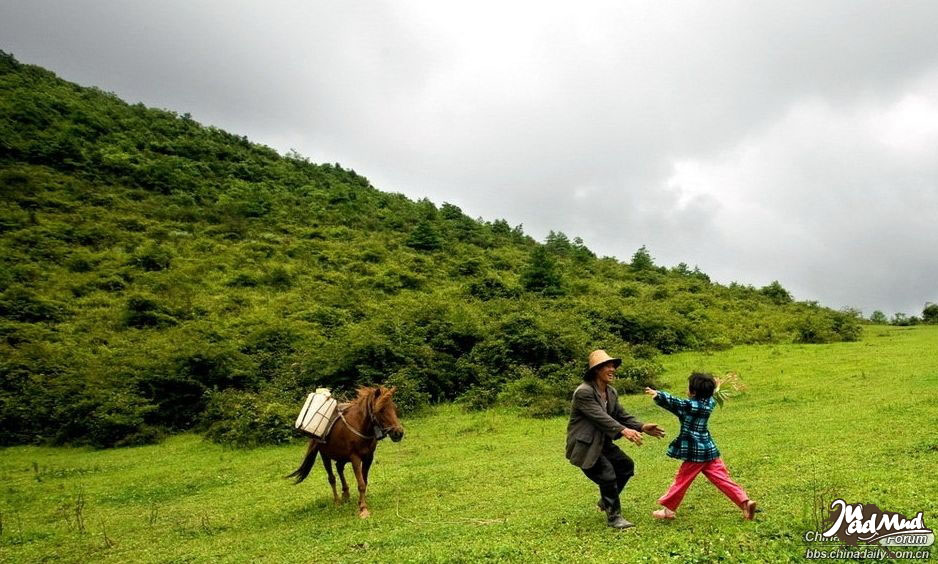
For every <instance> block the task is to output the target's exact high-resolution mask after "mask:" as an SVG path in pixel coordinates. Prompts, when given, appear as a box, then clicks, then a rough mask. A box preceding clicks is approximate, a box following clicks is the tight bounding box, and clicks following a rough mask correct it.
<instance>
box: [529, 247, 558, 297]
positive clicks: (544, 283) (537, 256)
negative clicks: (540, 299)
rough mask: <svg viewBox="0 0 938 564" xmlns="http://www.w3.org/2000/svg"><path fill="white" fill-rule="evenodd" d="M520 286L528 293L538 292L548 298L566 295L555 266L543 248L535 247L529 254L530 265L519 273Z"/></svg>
mask: <svg viewBox="0 0 938 564" xmlns="http://www.w3.org/2000/svg"><path fill="white" fill-rule="evenodd" d="M521 285H522V286H523V287H524V289H525V290H527V291H528V292H539V293H541V294H543V295H545V296H549V297H555V296H562V295H564V294H565V293H566V292H565V290H564V287H563V280H562V279H561V277H560V272H559V270H558V269H557V265H556V263H555V262H554V259H553V258H552V257H551V256H550V254H549V253H548V252H547V249H546V248H545V247H543V246H538V247H535V248H534V251H533V252H532V253H531V263H530V264H529V265H528V267H527V268H526V269H525V270H524V271H523V272H522V273H521Z"/></svg>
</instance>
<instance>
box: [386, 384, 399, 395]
mask: <svg viewBox="0 0 938 564" xmlns="http://www.w3.org/2000/svg"><path fill="white" fill-rule="evenodd" d="M396 391H397V386H391V389H390V390H388V395H389V396H393V395H394V392H396Z"/></svg>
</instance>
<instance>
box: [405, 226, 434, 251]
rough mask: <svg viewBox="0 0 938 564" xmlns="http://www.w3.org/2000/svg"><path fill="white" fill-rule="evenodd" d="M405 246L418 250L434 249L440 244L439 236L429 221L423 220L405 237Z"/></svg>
mask: <svg viewBox="0 0 938 564" xmlns="http://www.w3.org/2000/svg"><path fill="white" fill-rule="evenodd" d="M407 246H408V247H410V248H412V249H416V250H418V251H435V250H437V249H439V248H440V246H441V245H440V236H439V235H437V233H436V230H435V229H433V225H432V224H431V223H430V222H429V221H427V220H423V221H421V222H420V223H418V224H417V227H415V228H414V230H413V231H412V232H411V234H410V237H408V238H407Z"/></svg>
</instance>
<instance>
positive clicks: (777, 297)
mask: <svg viewBox="0 0 938 564" xmlns="http://www.w3.org/2000/svg"><path fill="white" fill-rule="evenodd" d="M759 293H760V294H762V295H763V296H766V297H767V298H769V299H770V300H772V301H773V302H775V303H776V304H778V305H784V304H789V303H791V302H792V297H791V294H790V293H789V292H788V290H786V289H785V288H784V287H782V285H781V284H780V283H779V281H778V280H773V281H772V283H771V284H769V285H768V286H763V287H762V288H760V289H759Z"/></svg>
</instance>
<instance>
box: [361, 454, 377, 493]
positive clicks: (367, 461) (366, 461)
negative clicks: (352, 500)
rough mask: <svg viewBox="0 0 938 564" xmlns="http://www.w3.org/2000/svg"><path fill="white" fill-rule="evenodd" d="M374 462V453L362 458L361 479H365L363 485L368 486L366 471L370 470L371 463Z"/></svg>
mask: <svg viewBox="0 0 938 564" xmlns="http://www.w3.org/2000/svg"><path fill="white" fill-rule="evenodd" d="M374 460H375V453H371V454H369V455H368V456H365V457H363V458H362V477H364V478H365V485H368V471H369V470H371V463H372V462H374Z"/></svg>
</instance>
